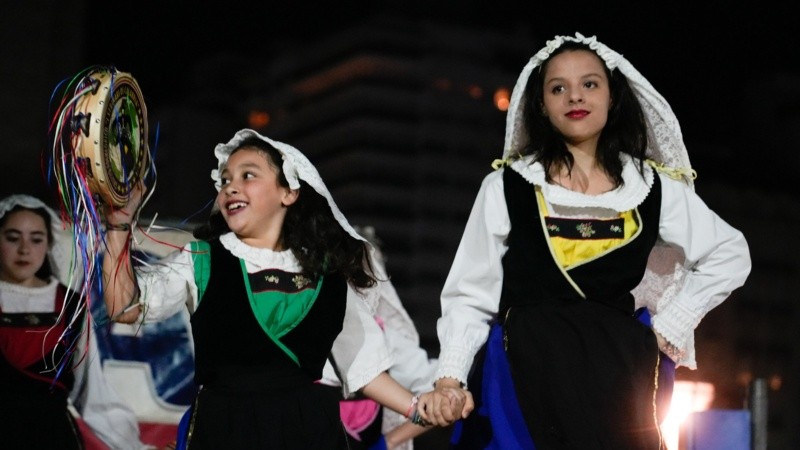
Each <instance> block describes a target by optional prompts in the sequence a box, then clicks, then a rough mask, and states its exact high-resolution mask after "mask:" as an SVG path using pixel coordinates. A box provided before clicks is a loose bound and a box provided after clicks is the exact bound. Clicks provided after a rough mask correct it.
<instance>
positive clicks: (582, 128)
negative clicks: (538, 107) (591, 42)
mask: <svg viewBox="0 0 800 450" xmlns="http://www.w3.org/2000/svg"><path fill="white" fill-rule="evenodd" d="M543 78H544V92H543V107H542V108H543V113H544V114H546V115H547V117H548V118H549V120H550V123H551V124H552V125H553V126H554V127H555V128H556V129H557V130H558V131H559V132H560V133H561V134H562V135H563V136H564V139H565V140H566V142H567V144H568V147H569V146H572V147H581V148H584V149H589V150H591V151H594V150H595V149H596V148H597V141H598V139H599V138H600V133H601V132H602V131H603V127H605V125H606V122H607V120H608V110H609V108H610V107H611V90H610V87H609V80H608V76H607V74H606V69H605V65H604V64H603V61H602V60H601V59H600V58H599V57H598V56H597V55H596V54H595V53H594V52H591V51H588V50H567V51H564V52H563V53H559V54H557V55H555V56H553V57H552V58H551V59H550V60H549V61H548V63H547V67H546V68H545V73H544V77H543Z"/></svg>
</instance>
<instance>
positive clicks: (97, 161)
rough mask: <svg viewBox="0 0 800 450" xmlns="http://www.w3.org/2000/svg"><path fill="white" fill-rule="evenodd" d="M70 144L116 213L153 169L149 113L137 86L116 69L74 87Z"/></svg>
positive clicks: (97, 71)
mask: <svg viewBox="0 0 800 450" xmlns="http://www.w3.org/2000/svg"><path fill="white" fill-rule="evenodd" d="M75 98H76V99H77V101H76V102H75V107H74V110H72V111H71V119H70V121H71V131H72V138H71V144H72V147H73V149H74V151H75V158H76V160H77V162H78V163H79V164H78V165H79V166H80V167H81V168H82V169H83V170H84V172H85V178H86V181H87V182H88V188H89V190H90V191H91V192H92V193H93V194H96V195H97V196H99V198H100V200H101V201H102V203H104V204H105V205H107V206H110V207H111V208H112V209H113V208H115V207H121V206H123V205H125V204H126V203H128V196H129V194H130V191H131V189H132V187H133V186H135V185H136V184H137V183H139V182H140V181H141V180H142V179H143V178H144V176H145V173H146V171H147V169H148V166H149V164H150V157H149V154H150V152H149V150H148V145H147V138H148V135H147V108H146V107H145V103H144V98H143V97H142V92H141V90H140V89H139V84H138V83H137V82H136V80H135V79H134V78H133V77H132V76H131V74H129V73H126V72H120V71H117V70H116V69H115V68H113V67H99V68H95V69H94V70H92V71H90V72H89V73H88V74H87V75H85V76H84V78H83V79H82V80H81V81H80V83H79V84H78V85H77V87H76V88H75Z"/></svg>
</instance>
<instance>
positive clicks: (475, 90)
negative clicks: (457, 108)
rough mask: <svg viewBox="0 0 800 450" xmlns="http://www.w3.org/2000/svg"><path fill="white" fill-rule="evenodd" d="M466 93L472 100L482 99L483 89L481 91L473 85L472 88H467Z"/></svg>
mask: <svg viewBox="0 0 800 450" xmlns="http://www.w3.org/2000/svg"><path fill="white" fill-rule="evenodd" d="M468 92H469V96H470V97H472V98H474V99H475V100H477V99H479V98H481V97H483V89H481V87H480V86H477V85H474V84H473V85H472V86H470V87H469V89H468Z"/></svg>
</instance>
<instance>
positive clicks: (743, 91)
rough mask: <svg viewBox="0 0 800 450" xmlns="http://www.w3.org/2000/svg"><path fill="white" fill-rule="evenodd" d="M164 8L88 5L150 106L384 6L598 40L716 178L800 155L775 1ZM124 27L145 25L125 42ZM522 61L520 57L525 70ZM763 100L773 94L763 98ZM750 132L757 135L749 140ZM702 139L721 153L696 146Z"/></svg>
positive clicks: (798, 44) (94, 57)
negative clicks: (232, 57) (192, 82)
mask: <svg viewBox="0 0 800 450" xmlns="http://www.w3.org/2000/svg"><path fill="white" fill-rule="evenodd" d="M151 3H152V4H155V2H151ZM160 3H161V4H160V5H159V6H147V5H149V4H150V3H146V2H145V4H140V5H139V4H137V7H136V8H132V7H131V6H130V4H128V5H120V4H118V2H101V1H99V0H90V1H89V7H88V10H87V23H91V24H93V25H92V26H91V27H87V28H86V32H87V33H89V34H91V36H98V35H100V36H102V35H108V36H111V35H115V34H117V35H120V36H121V38H120V39H97V38H92V39H87V49H86V51H85V58H86V63H87V64H95V63H106V62H112V61H113V64H115V65H116V66H117V67H118V68H121V69H122V70H129V71H131V72H135V73H136V77H137V79H139V81H140V83H141V84H142V85H144V86H147V87H148V91H147V93H146V96H147V98H148V104H149V105H153V106H157V105H158V104H160V103H162V102H163V103H166V102H175V101H180V98H181V97H185V96H187V95H189V93H188V92H186V86H188V83H182V82H181V78H180V77H181V76H182V75H185V74H186V71H185V70H184V69H185V68H186V64H187V63H189V62H191V61H192V60H193V59H198V58H201V57H202V56H204V55H207V54H217V53H225V52H230V53H233V54H238V55H253V57H254V58H268V57H269V53H268V49H269V48H270V46H269V45H268V43H270V42H274V41H275V40H285V39H290V40H294V41H299V42H311V41H314V40H316V39H322V38H324V36H325V35H327V34H329V33H331V32H334V31H335V30H337V29H339V28H344V27H347V26H349V25H353V24H357V23H358V22H359V21H361V20H364V18H366V17H368V16H369V15H371V14H375V13H386V14H396V15H400V16H406V17H411V18H418V19H421V20H436V21H440V22H442V23H444V24H451V25H462V26H466V27H471V28H476V29H485V28H496V29H503V30H509V31H512V32H514V33H520V34H523V35H526V36H532V37H533V38H534V39H535V42H543V40H545V39H547V38H549V37H552V36H553V35H555V34H573V33H574V32H575V31H580V32H582V33H583V34H584V35H596V36H597V37H598V39H599V40H600V41H601V42H603V43H605V44H607V45H608V46H609V47H611V48H613V49H614V50H616V51H618V52H620V53H622V54H623V55H624V56H625V57H626V58H628V60H629V61H631V63H632V64H633V65H634V66H635V67H636V68H637V69H638V70H639V71H640V72H641V73H642V74H644V76H645V77H646V78H647V79H648V80H649V81H650V82H651V83H652V84H653V85H654V86H655V87H656V89H657V90H658V91H659V92H661V94H662V95H663V96H664V97H665V98H666V99H667V101H668V102H670V104H671V106H672V108H673V110H674V111H675V112H676V114H677V116H678V119H679V120H680V121H681V126H682V130H683V133H684V138H685V140H686V142H687V145H688V146H689V149H690V158H691V159H692V161H693V164H694V165H695V166H696V167H695V168H699V169H702V170H701V176H702V173H703V170H704V171H706V172H713V173H714V175H718V173H719V171H720V170H727V171H730V174H731V175H732V176H737V177H738V176H751V177H752V174H749V173H747V171H744V172H743V171H742V165H741V164H739V163H738V162H737V160H739V159H741V158H747V157H748V153H746V152H748V151H749V149H750V147H752V146H753V145H758V146H768V147H771V148H776V150H775V151H776V152H782V151H785V152H791V153H797V152H796V151H795V150H789V149H787V148H786V142H785V141H786V139H791V136H792V135H793V134H796V133H794V132H793V129H794V127H793V126H792V125H800V115H799V114H800V113H798V112H797V110H796V109H795V108H792V107H790V106H788V105H786V104H784V103H781V102H780V101H778V100H776V99H774V98H773V99H772V100H768V97H775V96H783V97H793V98H795V99H797V100H800V91H798V90H797V89H795V90H794V91H796V92H791V91H790V92H781V89H784V88H785V86H786V85H787V84H788V85H789V86H791V85H793V84H797V83H791V82H788V83H785V84H781V85H775V84H774V80H775V77H778V76H784V77H785V76H789V77H799V76H800V38H799V37H798V35H797V33H795V32H793V31H791V30H794V28H796V25H795V24H794V23H793V17H794V15H793V14H789V13H788V11H787V9H786V8H787V6H782V7H779V6H777V2H750V3H749V4H746V5H740V6H731V5H730V4H724V6H723V7H719V6H718V7H713V6H698V5H697V4H696V3H699V2H691V3H692V5H691V6H687V5H688V3H683V2H643V1H636V2H613V3H612V2H600V1H595V2H574V1H573V2H569V1H558V2H546V3H545V2H538V1H527V2H521V1H502V0H498V1H480V2H479V1H468V0H466V1H435V0H428V1H421V0H407V1H397V2H381V1H354V0H345V1H338V2H308V1H305V2H304V1H294V2H273V1H263V2H240V1H236V0H233V1H228V2H219V3H217V5H218V6H215V7H213V8H210V7H205V8H200V7H198V6H196V5H198V3H196V2H193V3H190V2H183V1H171V2H160ZM542 3H545V4H544V5H542ZM726 3H727V2H726ZM773 3H775V4H774V5H773ZM220 5H225V7H222V6H220ZM144 29H147V31H144ZM120 30H137V32H136V33H134V34H132V35H128V36H127V38H126V36H125V35H122V34H120V33H119V31H120ZM536 50H538V47H537V48H531V51H530V54H531V55H532V54H533V53H534V52H535V51H536ZM523 64H524V61H520V64H519V67H520V69H521V68H522V65H523ZM237 70H247V68H246V67H242V68H238V69H237ZM231 76H236V74H235V73H232V74H231ZM165 77H166V78H165ZM754 96H755V98H756V99H757V100H755V101H757V102H760V104H766V105H776V106H775V107H776V108H777V107H780V108H786V111H774V110H773V111H770V110H765V111H756V112H754V111H753V108H752V107H750V106H748V104H747V103H746V102H753V101H754V100H753V98H754ZM762 96H765V98H763V99H759V98H760V97H762ZM762 100H763V101H762ZM776 102H778V103H776ZM765 116H766V117H765ZM781 120H785V121H787V122H786V124H785V125H786V126H783V124H781V123H779V122H776V121H781ZM744 132H747V133H749V135H748V136H743V135H742V133H744ZM745 143H747V144H745ZM698 144H703V145H704V146H705V147H708V146H711V147H714V148H717V149H719V148H722V149H723V150H718V151H717V153H711V154H702V153H700V152H696V153H693V152H692V148H693V147H694V146H698ZM726 148H731V150H725V149H726ZM743 152H744V153H743ZM733 155H737V156H736V157H731V156H733ZM773 155H780V153H778V154H775V153H773ZM794 158H795V159H794V161H796V162H800V161H798V160H797V157H794ZM745 166H747V165H746V164H745ZM751 168H752V166H751ZM754 180H755V181H756V182H757V183H758V184H760V185H764V186H766V187H771V188H772V187H774V188H780V189H783V188H785V186H784V185H783V182H782V181H779V178H778V177H773V176H771V175H767V174H764V175H760V176H755V178H754Z"/></svg>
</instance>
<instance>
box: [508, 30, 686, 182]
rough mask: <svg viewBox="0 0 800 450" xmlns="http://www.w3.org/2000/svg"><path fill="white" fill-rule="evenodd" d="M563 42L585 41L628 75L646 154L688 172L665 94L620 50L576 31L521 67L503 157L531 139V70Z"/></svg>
mask: <svg viewBox="0 0 800 450" xmlns="http://www.w3.org/2000/svg"><path fill="white" fill-rule="evenodd" d="M564 42H577V43H580V44H585V45H586V46H588V47H589V48H590V49H592V50H593V51H594V52H595V53H597V55H598V56H599V57H600V59H602V60H603V62H605V64H606V67H608V69H609V70H611V71H613V70H619V71H620V72H621V73H622V74H623V75H625V78H627V79H628V85H629V86H630V87H631V90H632V91H633V94H634V95H635V96H636V98H637V99H638V100H639V104H640V105H641V108H642V113H644V118H645V121H646V123H647V141H648V142H647V143H648V146H647V157H648V158H651V159H653V160H655V161H656V162H658V163H662V164H664V165H665V166H667V167H671V168H680V169H686V172H691V164H690V163H689V154H688V153H687V151H686V146H685V145H684V143H683V135H682V134H681V127H680V125H679V124H678V118H677V117H675V113H673V112H672V108H670V106H669V104H668V103H667V101H666V100H665V99H664V97H662V96H661V94H659V93H658V92H657V91H656V90H655V88H653V86H652V85H651V84H650V82H648V81H647V80H646V79H645V78H644V77H643V76H642V74H640V73H639V71H637V70H636V69H635V68H634V67H633V66H632V65H631V63H629V62H628V60H627V59H625V58H623V57H622V55H621V54H619V53H617V52H615V51H614V50H611V49H610V48H608V47H606V46H605V45H604V44H602V43H600V42H598V41H597V38H596V37H594V36H592V37H589V38H587V37H584V36H583V35H582V34H580V33H575V36H574V37H573V36H556V37H555V38H553V39H552V40H549V41H547V44H546V45H545V46H544V48H542V49H541V50H539V51H538V52H536V54H535V55H533V57H532V58H531V59H530V60H529V61H528V64H526V65H525V67H524V68H523V69H522V73H520V75H519V78H518V79H517V84H516V85H515V86H514V90H513V92H512V94H511V101H510V104H509V107H508V114H507V116H506V138H505V146H504V150H503V158H508V157H509V156H511V155H513V154H516V153H518V152H519V151H520V150H522V148H523V147H525V145H526V144H527V143H528V135H527V132H526V129H525V126H524V123H523V121H524V120H525V119H524V117H525V114H524V111H525V108H527V107H528V106H529V105H526V104H525V102H524V100H525V98H524V96H525V86H527V84H528V78H530V75H531V72H533V69H535V68H536V67H539V66H540V65H541V64H542V62H544V61H546V60H547V59H548V58H550V55H551V54H552V53H553V52H554V51H556V49H558V48H559V47H561V45H562V44H564ZM683 178H684V180H685V181H686V183H687V184H689V186H693V183H692V177H690V176H684V177H683Z"/></svg>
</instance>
